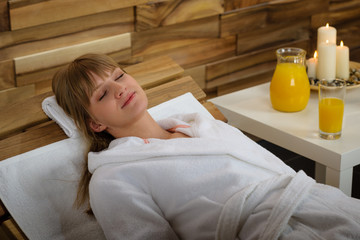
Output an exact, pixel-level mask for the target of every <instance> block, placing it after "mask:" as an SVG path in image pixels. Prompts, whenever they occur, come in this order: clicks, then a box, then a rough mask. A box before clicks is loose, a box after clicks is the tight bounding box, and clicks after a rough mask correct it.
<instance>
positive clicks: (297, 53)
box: [270, 48, 310, 112]
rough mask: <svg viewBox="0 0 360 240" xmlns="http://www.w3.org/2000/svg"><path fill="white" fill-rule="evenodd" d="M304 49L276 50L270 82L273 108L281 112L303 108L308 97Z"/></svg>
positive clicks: (308, 89) (308, 86)
mask: <svg viewBox="0 0 360 240" xmlns="http://www.w3.org/2000/svg"><path fill="white" fill-rule="evenodd" d="M305 55H306V51H305V50H303V49H300V48H280V49H278V50H276V56H277V65H276V68H275V72H274V75H273V77H272V80H271V83H270V99H271V104H272V106H273V108H274V109H276V110H278V111H282V112H297V111H301V110H303V109H304V108H305V107H306V105H307V103H308V101H309V98H310V84H309V79H308V76H307V74H306V67H305V60H306V58H305Z"/></svg>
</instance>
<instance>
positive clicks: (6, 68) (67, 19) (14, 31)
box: [0, 0, 360, 108]
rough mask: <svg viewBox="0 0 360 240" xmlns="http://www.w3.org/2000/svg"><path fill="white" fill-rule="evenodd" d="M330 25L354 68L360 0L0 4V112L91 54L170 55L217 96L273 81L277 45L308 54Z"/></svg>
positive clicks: (130, 59) (125, 61) (5, 0)
mask: <svg viewBox="0 0 360 240" xmlns="http://www.w3.org/2000/svg"><path fill="white" fill-rule="evenodd" d="M326 23H330V25H332V26H334V27H336V28H337V39H338V43H339V42H340V40H343V41H344V43H345V45H347V46H349V48H350V58H351V60H352V61H360V0H342V1H340V0H317V1H314V0H211V1H210V0H128V1H116V0H104V1H96V0H79V1H72V0H49V1H48V0H0V107H1V108H3V107H4V108H7V107H9V106H10V105H13V104H14V103H16V102H17V101H23V100H24V99H27V98H31V97H33V96H36V95H39V94H43V93H46V92H49V91H50V82H51V77H52V75H53V74H54V72H55V71H57V69H58V68H59V67H61V66H62V65H64V64H66V63H67V62H69V61H70V60H71V59H73V58H74V57H76V56H78V55H81V54H84V53H87V52H102V53H106V54H109V55H111V56H112V57H114V58H115V59H116V61H118V62H119V63H120V64H122V65H124V66H129V65H133V64H135V63H139V62H143V61H146V60H154V61H156V59H157V58H158V57H160V56H164V55H165V56H168V57H170V58H172V59H173V60H174V61H175V62H176V63H178V64H179V65H180V66H181V67H182V68H183V69H185V72H186V73H188V74H191V76H192V77H193V78H194V79H195V80H196V82H197V83H198V84H199V86H200V87H201V88H202V89H203V90H204V91H205V92H206V93H207V95H208V97H214V96H217V95H221V94H225V93H229V92H232V91H236V90H239V89H242V88H247V87H250V86H253V85H256V84H259V83H262V82H266V81H269V80H270V79H271V76H272V72H273V71H274V67H275V61H276V57H275V53H274V52H275V50H276V49H277V48H280V47H284V46H294V47H302V48H304V49H305V50H306V51H307V52H308V57H310V56H312V55H313V52H314V51H315V43H316V37H317V36H316V31H317V28H318V27H320V26H323V25H325V24H326Z"/></svg>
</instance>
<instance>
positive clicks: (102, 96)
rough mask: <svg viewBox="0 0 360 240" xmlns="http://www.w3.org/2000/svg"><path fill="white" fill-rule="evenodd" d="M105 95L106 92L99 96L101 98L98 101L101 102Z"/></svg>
mask: <svg viewBox="0 0 360 240" xmlns="http://www.w3.org/2000/svg"><path fill="white" fill-rule="evenodd" d="M106 94H107V91H105V92H104V93H103V94H102V95H101V97H100V98H99V101H101V100H102V99H103V98H104V97H105V96H106Z"/></svg>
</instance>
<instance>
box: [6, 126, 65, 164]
mask: <svg viewBox="0 0 360 240" xmlns="http://www.w3.org/2000/svg"><path fill="white" fill-rule="evenodd" d="M65 138H67V136H66V135H65V133H64V131H63V130H62V129H61V128H60V127H59V126H58V125H57V124H56V123H55V122H53V121H46V122H45V123H43V124H40V125H39V126H37V127H36V128H34V129H28V130H26V131H24V132H21V133H19V134H16V135H13V136H11V137H8V138H6V139H2V140H0V160H4V159H7V158H9V157H12V156H16V155H19V154H22V153H25V152H28V151H31V150H33V149H36V148H39V147H42V146H45V145H48V144H51V143H54V142H57V141H60V140H63V139H65Z"/></svg>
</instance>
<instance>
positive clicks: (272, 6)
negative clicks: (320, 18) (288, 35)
mask: <svg viewBox="0 0 360 240" xmlns="http://www.w3.org/2000/svg"><path fill="white" fill-rule="evenodd" d="M328 8H329V0H316V1H314V0H300V1H294V0H278V1H271V2H270V3H269V15H268V21H269V22H283V21H289V20H290V21H291V20H298V19H299V18H306V17H310V16H312V15H313V14H316V13H321V12H326V11H328Z"/></svg>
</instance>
